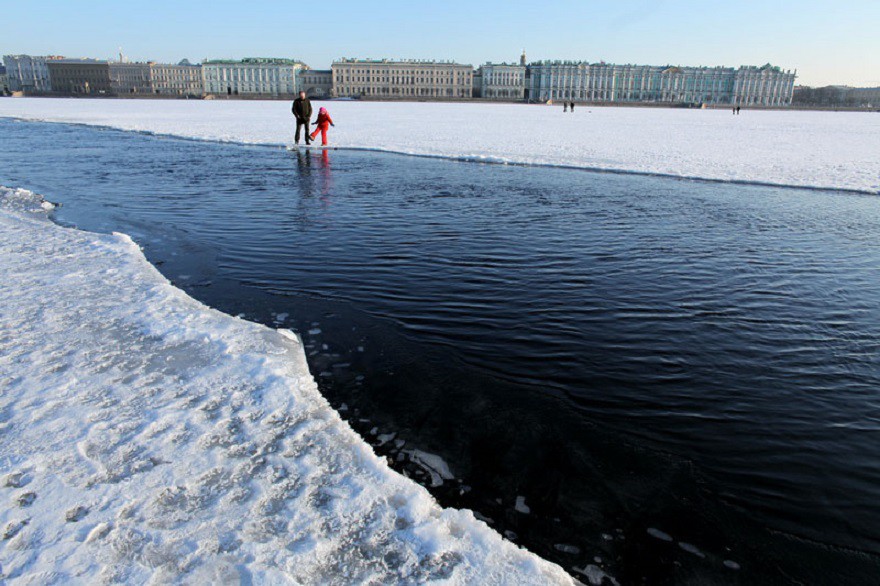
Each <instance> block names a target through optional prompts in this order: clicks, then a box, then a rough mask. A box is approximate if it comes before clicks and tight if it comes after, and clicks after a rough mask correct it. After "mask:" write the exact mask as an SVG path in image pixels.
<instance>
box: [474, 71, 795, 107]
mask: <svg viewBox="0 0 880 586" xmlns="http://www.w3.org/2000/svg"><path fill="white" fill-rule="evenodd" d="M794 79H795V74H794V73H792V72H790V71H782V70H781V69H780V68H778V67H773V66H771V65H769V64H768V65H765V66H763V67H740V68H739V69H734V68H732V67H677V66H653V65H613V64H607V63H592V64H591V63H587V62H571V61H554V62H549V61H545V62H539V63H532V64H531V65H529V66H528V84H527V88H526V98H527V99H528V100H529V101H539V102H544V101H548V100H574V101H585V102H624V103H626V102H659V103H673V104H739V105H761V106H786V105H789V104H791V96H792V91H793V88H794ZM484 84H485V82H484Z"/></svg>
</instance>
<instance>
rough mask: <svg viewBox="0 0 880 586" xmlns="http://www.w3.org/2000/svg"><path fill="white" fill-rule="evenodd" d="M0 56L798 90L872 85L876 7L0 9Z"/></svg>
mask: <svg viewBox="0 0 880 586" xmlns="http://www.w3.org/2000/svg"><path fill="white" fill-rule="evenodd" d="M0 26H2V29H0V30H2V31H3V32H2V33H0V54H7V53H30V54H63V55H67V56H77V57H79V56H89V57H101V58H107V57H111V56H113V55H115V54H116V52H117V51H118V47H120V46H121V47H122V48H123V51H124V52H125V54H126V55H127V56H129V57H130V58H132V59H136V60H147V59H152V60H158V61H172V62H176V61H179V60H180V59H182V58H183V57H187V58H189V59H190V60H191V61H200V60H202V59H204V58H206V57H208V58H220V57H235V58H238V57H248V56H266V57H296V58H299V59H302V60H304V61H305V62H306V63H308V64H309V65H311V66H312V67H315V68H327V67H329V65H330V62H331V61H332V60H333V59H335V58H338V57H343V56H347V57H371V58H379V57H390V58H403V57H409V58H419V59H454V60H456V61H459V62H462V63H471V64H473V65H475V66H476V65H479V64H480V63H483V62H486V61H503V60H508V61H511V60H516V59H518V57H519V54H520V52H521V51H522V49H523V48H525V49H526V51H527V54H528V57H529V60H537V59H584V60H588V61H600V60H604V61H608V62H615V63H644V64H652V65H664V64H667V63H668V64H677V65H729V66H737V65H743V64H747V65H763V64H764V63H767V62H771V63H773V64H774V65H779V66H781V67H783V68H785V69H795V68H797V70H798V73H799V79H798V81H799V82H800V83H804V84H807V85H825V84H832V83H834V84H849V85H869V86H880V32H878V31H880V0H851V1H845V0H837V1H832V0H801V1H798V2H795V1H790V0H785V1H782V0H762V1H752V0H739V1H730V2H718V1H713V0H701V1H697V0H665V1H664V0H618V1H611V0H608V1H603V2H597V1H589V0H581V1H577V0H558V1H554V0H546V1H544V2H537V1H534V0H533V1H530V2H516V1H508V2H502V1H495V0H492V1H485V2H481V1H477V0H471V1H468V2H464V1H459V0H443V1H440V2H418V1H417V0H410V1H407V2H404V1H400V0H390V1H383V0H379V1H376V2H366V1H363V0H360V1H349V0H339V1H325V2H303V1H302V0H300V1H298V2H292V1H290V0H288V1H284V2H282V1H278V0H269V1H262V2H258V1H255V2H243V1H238V2H232V1H227V0H214V1H213V2H208V1H202V0H197V1H191V2H189V1H186V0H177V1H174V2H172V1H169V0H151V1H149V2H144V1H140V0H116V1H114V2H109V1H104V0H94V1H89V0H83V1H72V0H46V1H37V0H28V1H25V0H20V1H11V0H0Z"/></svg>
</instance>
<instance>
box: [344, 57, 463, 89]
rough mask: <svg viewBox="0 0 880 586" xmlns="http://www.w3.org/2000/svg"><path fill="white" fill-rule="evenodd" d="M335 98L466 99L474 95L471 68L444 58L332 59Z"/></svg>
mask: <svg viewBox="0 0 880 586" xmlns="http://www.w3.org/2000/svg"><path fill="white" fill-rule="evenodd" d="M331 70H332V72H333V93H334V95H335V96H337V97H350V98H360V97H364V98H374V99H420V98H422V99H466V98H470V97H471V96H472V94H473V77H474V68H473V66H472V65H461V64H459V63H451V62H444V61H393V60H390V59H382V60H377V61H373V60H367V59H343V60H341V61H335V62H334V63H333V65H332V67H331Z"/></svg>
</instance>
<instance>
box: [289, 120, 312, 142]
mask: <svg viewBox="0 0 880 586" xmlns="http://www.w3.org/2000/svg"><path fill="white" fill-rule="evenodd" d="M301 126H305V139H306V144H309V143H310V142H311V139H310V138H309V121H308V120H301V119H299V118H297V119H296V134H294V135H293V140H294V142H296V143H297V144H299V129H300V127H301Z"/></svg>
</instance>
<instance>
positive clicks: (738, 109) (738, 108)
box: [736, 106, 741, 116]
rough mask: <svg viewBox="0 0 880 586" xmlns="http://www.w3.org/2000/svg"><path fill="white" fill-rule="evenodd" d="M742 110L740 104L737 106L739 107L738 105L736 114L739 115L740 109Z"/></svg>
mask: <svg viewBox="0 0 880 586" xmlns="http://www.w3.org/2000/svg"><path fill="white" fill-rule="evenodd" d="M740 110H741V108H740V107H739V106H737V107H736V115H737V116H739V111H740Z"/></svg>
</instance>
